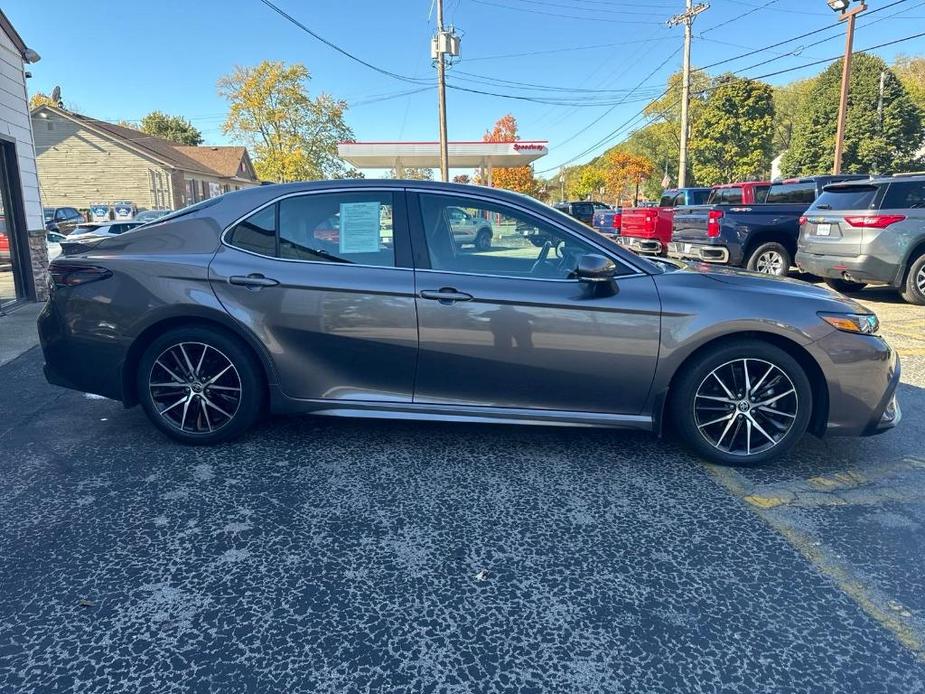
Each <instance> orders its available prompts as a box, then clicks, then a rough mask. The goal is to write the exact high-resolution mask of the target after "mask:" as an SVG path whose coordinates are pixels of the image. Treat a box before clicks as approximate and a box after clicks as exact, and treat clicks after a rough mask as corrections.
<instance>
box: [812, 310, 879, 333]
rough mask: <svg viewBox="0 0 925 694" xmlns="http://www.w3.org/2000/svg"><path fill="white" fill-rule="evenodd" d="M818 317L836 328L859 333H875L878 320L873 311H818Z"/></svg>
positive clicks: (877, 327)
mask: <svg viewBox="0 0 925 694" xmlns="http://www.w3.org/2000/svg"><path fill="white" fill-rule="evenodd" d="M819 317H820V318H821V319H822V320H824V321H825V322H826V323H828V324H829V325H831V326H832V327H833V328H835V329H836V330H841V331H842V332H846V333H858V334H859V335H876V334H877V331H878V330H879V329H880V321H879V320H878V319H877V316H875V315H874V314H873V313H820V314H819Z"/></svg>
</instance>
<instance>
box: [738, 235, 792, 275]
mask: <svg viewBox="0 0 925 694" xmlns="http://www.w3.org/2000/svg"><path fill="white" fill-rule="evenodd" d="M792 264H793V258H792V257H791V256H790V251H788V250H787V248H786V247H785V246H784V245H783V244H780V243H777V242H775V241H771V242H768V243H763V244H761V245H760V246H758V248H756V249H755V250H754V251H752V254H751V255H750V256H749V257H748V263H747V265H746V267H747V268H748V269H749V270H751V271H752V272H759V273H761V274H762V275H774V276H776V277H786V276H787V273H789V272H790V266H791V265H792Z"/></svg>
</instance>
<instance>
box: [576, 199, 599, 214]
mask: <svg viewBox="0 0 925 694" xmlns="http://www.w3.org/2000/svg"><path fill="white" fill-rule="evenodd" d="M592 214H594V206H593V205H591V204H590V203H587V202H583V203H580V204H578V205H575V216H576V217H587V216H589V215H592Z"/></svg>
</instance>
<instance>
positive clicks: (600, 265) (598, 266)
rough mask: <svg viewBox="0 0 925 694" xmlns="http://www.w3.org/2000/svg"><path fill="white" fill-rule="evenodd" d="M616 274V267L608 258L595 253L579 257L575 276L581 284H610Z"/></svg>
mask: <svg viewBox="0 0 925 694" xmlns="http://www.w3.org/2000/svg"><path fill="white" fill-rule="evenodd" d="M616 274H617V266H616V265H615V264H614V262H613V261H612V260H611V259H610V258H605V257H604V256H602V255H598V254H597V253H586V254H585V255H582V256H579V258H578V267H577V268H575V276H576V277H577V278H578V279H579V280H581V281H582V282H592V283H598V282H612V281H613V278H614V275H616Z"/></svg>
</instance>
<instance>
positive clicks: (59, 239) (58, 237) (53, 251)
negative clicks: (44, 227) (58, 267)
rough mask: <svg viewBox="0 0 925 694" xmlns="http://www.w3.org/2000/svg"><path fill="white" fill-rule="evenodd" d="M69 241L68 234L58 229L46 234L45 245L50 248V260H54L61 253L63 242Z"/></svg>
mask: <svg viewBox="0 0 925 694" xmlns="http://www.w3.org/2000/svg"><path fill="white" fill-rule="evenodd" d="M65 241H67V236H65V235H64V234H61V233H58V232H57V231H49V232H47V233H46V234H45V247H46V248H47V249H48V260H54V259H55V258H57V257H58V256H59V255H61V251H62V247H61V244H62V243H64V242H65Z"/></svg>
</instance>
